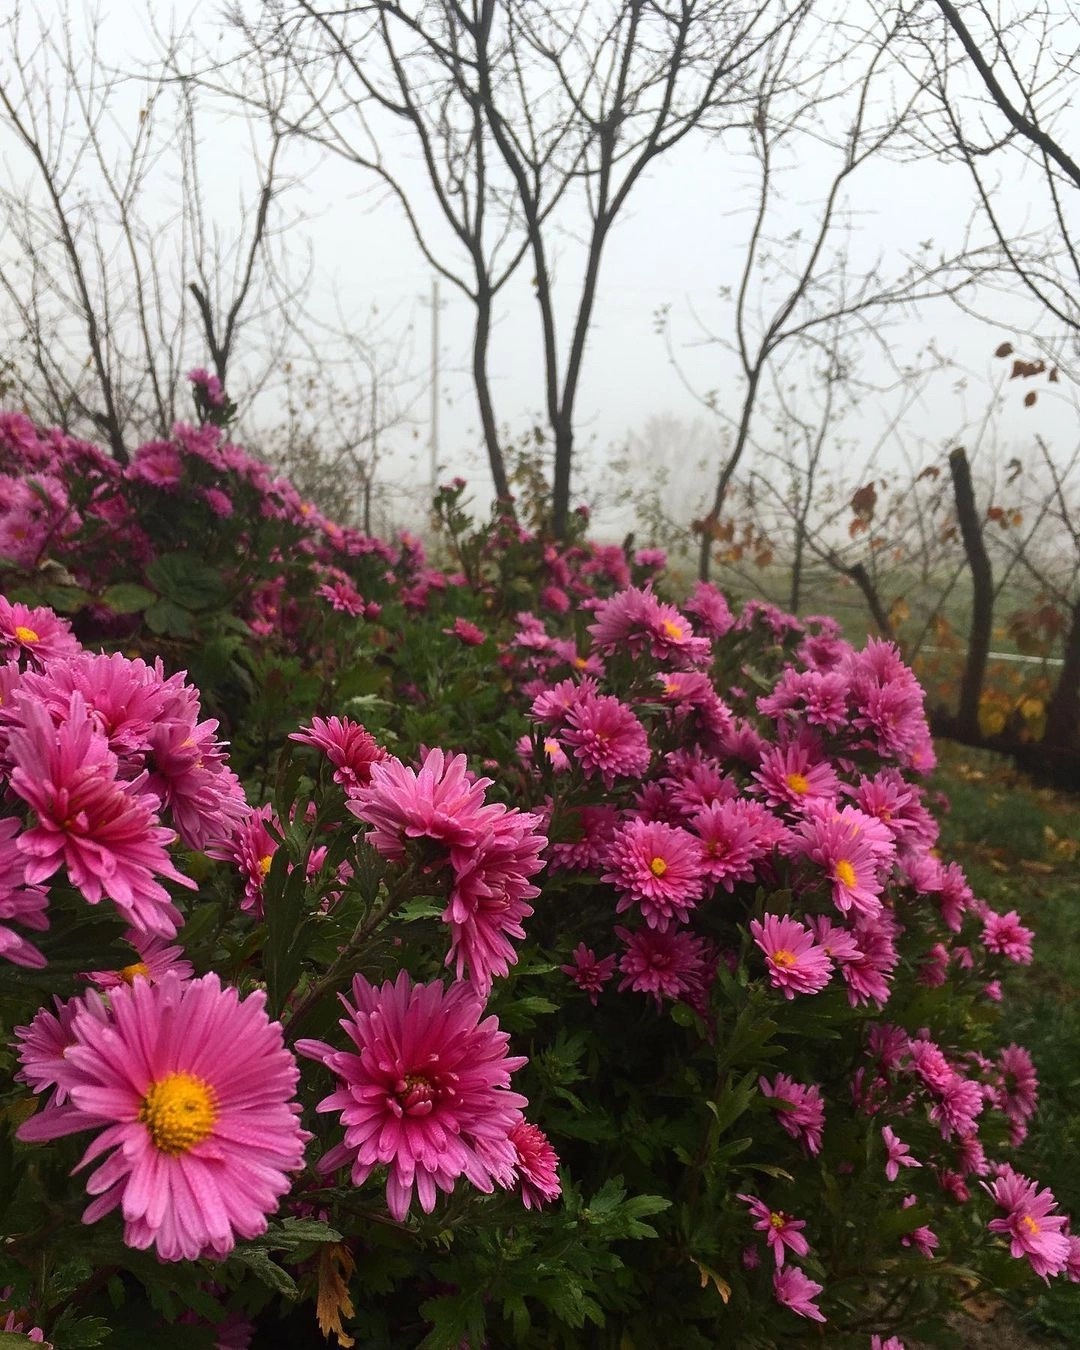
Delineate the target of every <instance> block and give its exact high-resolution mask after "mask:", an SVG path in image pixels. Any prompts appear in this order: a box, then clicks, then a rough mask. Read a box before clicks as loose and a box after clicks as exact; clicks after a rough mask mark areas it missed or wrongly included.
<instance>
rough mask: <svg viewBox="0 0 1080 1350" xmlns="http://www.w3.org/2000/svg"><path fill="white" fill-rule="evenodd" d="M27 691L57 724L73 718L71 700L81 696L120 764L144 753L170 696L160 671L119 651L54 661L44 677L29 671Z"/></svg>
mask: <svg viewBox="0 0 1080 1350" xmlns="http://www.w3.org/2000/svg"><path fill="white" fill-rule="evenodd" d="M22 688H23V690H24V691H25V693H26V694H27V695H28V696H30V697H32V698H35V699H40V700H41V701H42V702H44V703H45V704H46V705H47V707H48V708H49V711H50V712H51V713H52V715H53V718H54V720H56V721H58V722H59V721H63V720H64V719H65V718H66V717H67V716H68V711H69V708H70V704H71V695H72V694H73V693H76V692H78V693H80V694H81V695H82V697H83V701H84V702H85V704H86V709H87V712H88V714H89V716H90V721H91V723H92V725H93V727H94V730H95V731H98V732H100V733H101V734H102V735H103V736H104V737H105V738H106V740H107V741H108V743H109V749H110V750H111V751H112V752H113V754H115V755H117V756H118V757H119V758H120V759H121V761H123V760H124V758H125V757H126V756H130V755H134V754H138V753H139V752H140V751H142V750H144V749H145V747H146V738H147V735H148V733H149V731H150V728H151V727H152V726H153V725H154V724H155V722H157V721H158V719H159V718H160V717H161V716H162V714H163V713H164V711H165V704H166V700H167V698H168V692H169V691H168V690H167V689H166V687H165V683H164V678H163V673H162V672H161V671H160V670H158V669H155V668H154V667H153V666H148V665H147V664H146V662H145V661H141V660H133V661H129V660H128V658H127V657H125V656H123V655H122V654H121V653H120V652H113V653H112V655H110V656H106V655H104V654H101V653H95V652H79V653H78V654H77V655H75V656H70V657H67V658H66V659H63V660H57V661H50V662H49V664H48V666H47V668H46V669H45V670H44V671H43V672H35V671H30V672H28V673H27V674H26V676H25V678H24V680H23V685H22ZM139 767H141V764H140V765H139Z"/></svg>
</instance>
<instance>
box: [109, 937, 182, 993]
mask: <svg viewBox="0 0 1080 1350" xmlns="http://www.w3.org/2000/svg"><path fill="white" fill-rule="evenodd" d="M124 940H125V941H126V942H128V943H129V944H130V945H131V946H132V947H133V948H134V955H135V960H134V961H131V962H129V963H128V964H127V965H126V966H121V967H120V969H119V970H91V971H88V972H87V975H86V978H87V979H88V980H92V981H93V982H94V984H96V985H97V987H98V988H99V989H116V988H117V987H118V986H119V985H122V984H134V983H135V981H136V980H149V981H150V982H151V984H157V983H158V982H159V981H160V980H162V979H164V977H165V976H166V975H167V974H168V972H169V971H170V970H172V971H175V972H176V975H177V978H179V979H181V980H190V979H191V977H192V976H193V975H194V974H195V967H194V966H193V965H192V964H191V962H190V961H188V960H187V959H186V958H185V956H184V949H183V948H182V947H177V946H175V945H174V946H170V945H169V943H167V942H166V941H165V940H164V938H159V937H149V938H148V937H143V935H142V934H141V933H137V932H135V931H134V929H132V930H131V931H129V932H127V933H125V934H124Z"/></svg>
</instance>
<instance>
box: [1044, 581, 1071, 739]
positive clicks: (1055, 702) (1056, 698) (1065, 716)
mask: <svg viewBox="0 0 1080 1350" xmlns="http://www.w3.org/2000/svg"><path fill="white" fill-rule="evenodd" d="M1078 740H1080V600H1077V601H1076V602H1075V604H1074V605H1073V607H1072V613H1071V616H1070V619H1069V631H1068V632H1067V633H1066V634H1065V664H1064V665H1063V666H1062V667H1061V674H1060V675H1059V676H1058V682H1057V684H1056V685H1055V686H1054V692H1053V693H1052V694H1051V695H1050V702H1049V704H1048V705H1047V709H1046V730H1045V731H1044V732H1043V742H1044V743H1045V744H1046V745H1048V746H1053V747H1054V749H1073V748H1074V747H1075V746H1076V744H1077V741H1078Z"/></svg>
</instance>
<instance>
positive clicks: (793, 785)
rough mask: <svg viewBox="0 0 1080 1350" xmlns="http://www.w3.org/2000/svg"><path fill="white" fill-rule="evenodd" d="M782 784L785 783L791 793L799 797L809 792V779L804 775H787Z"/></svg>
mask: <svg viewBox="0 0 1080 1350" xmlns="http://www.w3.org/2000/svg"><path fill="white" fill-rule="evenodd" d="M784 782H785V783H787V785H788V787H789V788H790V789H791V790H792V792H797V793H798V794H799V796H800V797H801V796H803V795H804V794H805V793H807V792H809V791H810V779H809V778H807V776H806V774H804V773H789V774H788V776H787V777H786V778H785V779H784Z"/></svg>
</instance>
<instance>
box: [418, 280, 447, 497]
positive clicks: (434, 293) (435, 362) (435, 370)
mask: <svg viewBox="0 0 1080 1350" xmlns="http://www.w3.org/2000/svg"><path fill="white" fill-rule="evenodd" d="M422 303H423V304H429V305H430V306H431V440H430V448H431V497H432V500H434V498H435V493H436V492H437V491H438V490H439V394H440V392H441V391H440V388H439V310H440V309H442V307H443V305H444V304H445V303H446V302H445V301H444V300H440V299H439V278H438V277H432V279H431V299H430V300H426V301H422Z"/></svg>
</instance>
